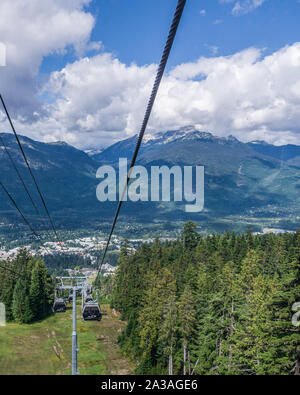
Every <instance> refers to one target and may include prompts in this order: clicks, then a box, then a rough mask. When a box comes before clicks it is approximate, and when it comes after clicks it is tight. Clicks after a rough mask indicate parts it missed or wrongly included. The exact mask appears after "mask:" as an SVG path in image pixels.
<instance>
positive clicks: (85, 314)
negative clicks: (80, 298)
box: [82, 300, 102, 321]
mask: <svg viewBox="0 0 300 395" xmlns="http://www.w3.org/2000/svg"><path fill="white" fill-rule="evenodd" d="M82 318H83V319H84V320H85V321H101V319H102V313H101V310H100V306H99V304H98V302H95V301H94V300H91V301H89V302H85V304H84V306H83V309H82Z"/></svg>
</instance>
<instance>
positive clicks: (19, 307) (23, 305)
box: [0, 249, 54, 324]
mask: <svg viewBox="0 0 300 395" xmlns="http://www.w3.org/2000/svg"><path fill="white" fill-rule="evenodd" d="M0 284H1V287H0V302H2V303H4V305H5V308H6V320H7V321H16V322H19V323H26V324H27V323H31V322H34V321H38V320H41V319H44V318H46V317H47V316H48V315H50V314H51V307H52V303H53V293H54V285H53V281H52V278H51V276H50V274H49V273H48V270H47V268H46V266H45V264H44V262H43V260H42V259H41V258H40V257H38V258H35V257H32V256H31V255H30V254H29V253H28V252H27V251H26V250H25V249H23V250H21V251H20V252H19V253H18V255H17V257H16V258H15V259H13V260H9V261H6V262H1V267H0Z"/></svg>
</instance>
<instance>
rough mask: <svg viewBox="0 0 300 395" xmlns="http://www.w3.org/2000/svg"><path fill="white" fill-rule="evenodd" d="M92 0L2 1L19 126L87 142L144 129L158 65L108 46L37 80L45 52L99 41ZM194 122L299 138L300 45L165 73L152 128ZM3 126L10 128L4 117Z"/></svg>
mask: <svg viewBox="0 0 300 395" xmlns="http://www.w3.org/2000/svg"><path fill="white" fill-rule="evenodd" d="M88 3H89V0H44V1H43V2H40V1H37V0H28V2H26V6H27V8H24V1H23V0H22V1H21V0H15V2H14V9H13V10H12V7H10V6H9V4H10V5H11V2H10V0H2V2H1V3H0V39H1V41H4V42H6V43H7V46H8V51H7V52H8V54H7V55H8V56H7V62H8V66H7V67H4V68H1V69H0V78H1V82H2V86H3V88H4V93H5V96H6V97H7V98H8V99H7V101H8V103H9V107H10V109H11V107H12V108H13V109H14V108H15V109H17V112H15V114H18V118H17V119H16V120H15V122H16V126H17V130H18V131H19V133H24V134H26V135H28V136H29V137H32V138H35V139H37V140H42V141H56V140H64V141H67V142H68V143H70V144H73V145H75V146H77V147H79V148H89V147H100V146H103V145H108V144H110V143H112V142H114V141H117V140H119V139H122V138H126V137H128V136H131V135H133V134H136V133H137V132H138V131H139V128H140V125H141V122H142V118H143V116H144V112H145V109H146V106H147V102H148V98H149V95H150V92H151V88H152V84H153V80H154V77H155V72H156V67H157V66H156V65H147V66H144V67H139V66H137V65H135V64H132V65H125V64H123V63H121V62H120V61H119V60H118V59H116V58H114V57H113V56H112V55H111V54H109V53H101V54H97V55H95V56H90V57H83V58H79V59H78V60H77V61H76V62H74V63H72V64H68V65H66V66H65V67H64V68H63V69H62V70H59V71H56V72H54V73H52V74H51V77H50V80H49V81H40V82H39V84H38V83H37V81H38V78H39V75H38V71H39V67H40V64H41V62H42V59H43V57H44V56H47V54H49V53H52V52H57V51H64V50H66V48H67V47H69V46H73V47H74V48H75V50H77V51H78V53H80V52H82V51H84V49H92V48H94V49H96V50H98V49H99V48H100V46H101V44H100V43H91V42H90V40H89V37H90V33H91V30H92V28H93V25H94V18H93V17H92V16H91V15H90V14H89V13H87V12H86V11H85V10H84V8H83V7H84V5H85V4H88ZM240 4H242V2H240ZM13 17H14V18H15V24H13ZM21 37H22V39H21ZM215 50H216V48H215ZM5 77H7V78H6V79H5ZM37 93H39V96H40V97H41V98H42V99H43V101H38V99H37ZM0 115H1V113H0ZM13 115H14V114H13ZM15 118H16V116H15ZM190 124H193V125H197V126H198V127H201V128H202V129H203V130H206V131H211V132H212V133H214V134H217V135H219V136H225V135H229V134H233V135H235V136H236V137H238V138H239V139H241V140H243V141H247V140H253V139H265V140H266V141H269V142H272V143H276V144H284V143H296V144H299V134H300V43H295V44H293V45H291V46H287V47H284V48H282V49H281V50H279V51H277V52H275V53H273V54H272V55H269V56H266V57H263V51H261V50H259V49H256V48H250V49H247V50H244V51H242V52H239V53H236V54H233V55H231V56H227V57H224V56H216V54H215V55H214V57H213V58H204V57H202V58H200V59H198V61H196V62H192V63H186V64H182V65H179V66H177V67H176V68H174V69H173V70H171V72H169V74H167V75H166V76H165V78H164V79H163V82H162V85H161V89H160V91H159V94H158V97H157V102H156V104H155V106H154V109H153V114H152V116H151V118H150V123H149V130H152V131H157V130H168V129H171V128H172V129H173V128H177V127H181V126H186V125H190ZM0 130H1V131H4V130H5V131H7V130H8V125H7V122H5V123H4V122H2V119H0Z"/></svg>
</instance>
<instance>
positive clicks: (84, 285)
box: [54, 277, 90, 375]
mask: <svg viewBox="0 0 300 395" xmlns="http://www.w3.org/2000/svg"><path fill="white" fill-rule="evenodd" d="M56 279H57V280H58V282H59V283H60V285H58V286H57V287H56V289H57V290H64V289H66V290H69V291H70V292H71V291H72V292H73V295H72V302H73V331H72V375H78V370H77V353H78V351H79V349H78V348H77V322H76V292H77V291H81V293H82V295H83V293H84V290H85V289H89V287H90V285H89V283H88V279H87V277H56ZM56 301H57V300H55V302H56ZM55 302H54V305H55Z"/></svg>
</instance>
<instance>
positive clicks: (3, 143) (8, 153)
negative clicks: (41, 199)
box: [0, 135, 51, 239]
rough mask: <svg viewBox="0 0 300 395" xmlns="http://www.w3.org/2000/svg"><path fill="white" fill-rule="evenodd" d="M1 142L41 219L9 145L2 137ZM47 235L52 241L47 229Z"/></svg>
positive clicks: (0, 137)
mask: <svg viewBox="0 0 300 395" xmlns="http://www.w3.org/2000/svg"><path fill="white" fill-rule="evenodd" d="M0 142H1V144H2V146H3V147H4V150H5V152H6V154H7V156H8V157H9V160H10V162H11V164H12V166H13V168H14V169H15V172H16V173H17V175H18V178H19V180H20V181H21V183H22V185H23V187H24V189H25V192H26V194H27V196H28V197H29V199H30V201H31V204H32V206H33V208H34V209H35V212H36V213H37V215H38V216H39V217H41V218H42V216H41V213H40V212H39V210H38V208H37V206H36V204H35V203H34V200H33V198H32V196H31V194H30V192H29V190H28V188H27V186H26V184H25V181H24V179H23V177H22V176H21V173H20V172H19V170H18V167H17V165H16V163H15V161H14V159H13V157H12V156H11V154H10V152H9V150H8V148H7V145H6V144H5V142H4V139H3V137H2V136H1V135H0ZM46 233H47V234H48V237H49V238H50V239H51V236H50V234H49V232H48V230H47V229H46Z"/></svg>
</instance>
